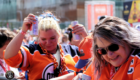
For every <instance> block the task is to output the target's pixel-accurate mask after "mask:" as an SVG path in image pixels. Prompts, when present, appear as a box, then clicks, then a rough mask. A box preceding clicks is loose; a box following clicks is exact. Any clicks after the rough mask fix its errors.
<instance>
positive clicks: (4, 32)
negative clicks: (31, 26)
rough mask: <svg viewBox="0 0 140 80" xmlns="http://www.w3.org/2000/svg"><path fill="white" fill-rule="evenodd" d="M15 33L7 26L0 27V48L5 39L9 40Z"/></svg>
mask: <svg viewBox="0 0 140 80" xmlns="http://www.w3.org/2000/svg"><path fill="white" fill-rule="evenodd" d="M14 36H15V33H14V32H12V31H10V30H8V29H7V28H0V48H2V47H3V46H4V45H5V43H6V42H7V41H11V40H12V39H13V37H14Z"/></svg>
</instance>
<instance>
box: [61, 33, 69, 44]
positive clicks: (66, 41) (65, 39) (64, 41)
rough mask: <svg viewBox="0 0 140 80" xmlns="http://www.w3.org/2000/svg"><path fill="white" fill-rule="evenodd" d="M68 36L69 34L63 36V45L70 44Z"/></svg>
mask: <svg viewBox="0 0 140 80" xmlns="http://www.w3.org/2000/svg"><path fill="white" fill-rule="evenodd" d="M68 43H69V41H68V35H67V34H62V41H61V44H68Z"/></svg>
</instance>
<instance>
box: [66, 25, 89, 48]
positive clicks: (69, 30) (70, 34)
mask: <svg viewBox="0 0 140 80" xmlns="http://www.w3.org/2000/svg"><path fill="white" fill-rule="evenodd" d="M79 25H80V26H78V25H76V26H74V27H73V26H71V25H69V27H68V28H67V30H66V31H65V33H66V34H68V40H69V44H70V45H75V46H79V44H80V42H81V41H82V39H83V38H84V37H86V36H88V34H87V31H86V29H85V27H84V26H83V25H82V24H79ZM72 27H73V28H72ZM73 33H76V34H78V35H79V36H80V40H74V38H73Z"/></svg>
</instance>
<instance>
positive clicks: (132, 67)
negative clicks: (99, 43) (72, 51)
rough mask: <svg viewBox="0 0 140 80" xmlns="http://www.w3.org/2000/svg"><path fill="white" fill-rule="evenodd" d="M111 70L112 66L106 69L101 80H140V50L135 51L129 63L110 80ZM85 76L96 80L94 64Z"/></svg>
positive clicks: (103, 70)
mask: <svg viewBox="0 0 140 80" xmlns="http://www.w3.org/2000/svg"><path fill="white" fill-rule="evenodd" d="M111 69H112V68H111V66H110V65H107V66H106V67H104V68H103V69H102V73H101V76H100V78H99V80H140V74H139V72H140V50H135V52H134V53H133V54H132V55H131V56H130V57H129V59H128V60H127V62H125V63H124V64H123V65H122V66H121V67H120V68H119V69H118V71H117V72H116V73H115V74H114V76H113V77H112V78H111V79H110V72H111ZM84 74H86V75H89V76H91V78H92V80H94V78H95V76H96V75H94V67H93V64H91V65H90V66H89V67H88V69H87V70H86V72H84Z"/></svg>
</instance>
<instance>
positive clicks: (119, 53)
mask: <svg viewBox="0 0 140 80" xmlns="http://www.w3.org/2000/svg"><path fill="white" fill-rule="evenodd" d="M96 41H97V46H98V48H97V49H105V50H106V52H107V54H104V55H103V54H102V57H103V58H104V59H105V60H106V61H107V62H109V63H110V64H112V65H113V66H115V67H119V66H120V65H122V64H123V63H124V62H125V61H126V59H127V57H128V56H129V54H130V51H131V49H130V47H128V46H127V45H124V46H125V48H124V47H123V46H121V45H118V49H117V47H116V50H115V51H110V50H111V47H112V45H113V46H114V44H113V43H110V42H108V41H107V40H105V39H103V38H97V39H96ZM109 46H111V47H109ZM115 46H117V44H115ZM114 48H115V47H114ZM112 49H113V48H112Z"/></svg>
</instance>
